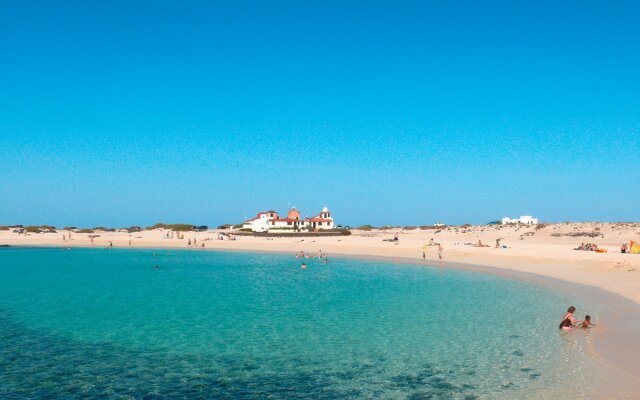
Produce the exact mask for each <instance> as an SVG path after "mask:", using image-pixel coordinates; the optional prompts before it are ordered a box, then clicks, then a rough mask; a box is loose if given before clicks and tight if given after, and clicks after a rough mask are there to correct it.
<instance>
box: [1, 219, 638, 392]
mask: <svg viewBox="0 0 640 400" xmlns="http://www.w3.org/2000/svg"><path fill="white" fill-rule="evenodd" d="M167 232H168V231H167V230H162V229H155V230H146V231H142V232H136V233H127V232H121V231H116V232H106V231H95V232H94V233H93V235H99V236H98V237H95V238H94V240H93V243H91V241H90V238H89V235H90V234H89V233H74V232H71V240H63V235H65V237H67V238H68V236H69V233H70V232H68V231H63V230H58V231H57V232H56V233H31V234H26V235H25V234H17V233H14V232H13V231H12V230H8V231H7V230H5V231H0V245H9V246H63V247H78V246H93V247H107V246H109V244H110V243H112V244H113V246H114V247H130V246H131V247H146V248H180V249H187V248H191V249H193V250H195V251H203V250H204V251H206V250H226V251H258V252H288V253H291V254H292V256H293V255H294V254H295V253H299V252H301V251H302V252H304V253H309V254H310V255H311V256H315V255H317V254H318V253H319V252H320V251H322V253H323V254H325V255H326V256H327V257H329V259H330V258H331V257H337V256H342V257H359V258H385V259H388V260H396V261H400V262H412V263H420V264H422V263H423V264H425V265H431V266H433V265H436V266H438V265H440V266H443V267H454V268H464V269H471V270H476V271H480V272H488V273H494V274H500V275H505V276H508V277H512V278H516V279H528V280H532V281H535V282H538V283H543V284H552V285H555V286H560V287H563V288H566V290H577V291H579V292H580V293H579V294H580V295H582V296H588V297H589V298H590V299H592V300H593V299H597V300H596V301H599V302H604V303H607V306H608V309H609V310H611V313H612V315H611V316H610V320H609V321H607V323H605V324H603V325H602V327H600V328H599V330H600V334H599V336H600V340H599V341H598V342H597V344H596V347H597V349H598V351H599V353H601V354H602V355H603V357H604V359H605V361H606V363H607V364H609V365H612V366H613V367H614V368H619V369H620V370H621V371H624V373H629V374H631V375H633V376H634V377H635V378H636V380H638V382H639V383H640V367H639V366H638V364H637V362H635V360H637V357H638V356H640V349H639V348H638V346H637V344H636V340H637V338H638V337H639V335H640V330H639V329H638V326H637V321H638V317H639V316H640V255H637V254H621V253H620V246H621V244H622V243H623V242H627V243H628V242H629V240H635V241H640V224H633V223H558V224H548V225H543V226H537V227H536V226H533V227H532V226H502V225H485V226H465V227H446V228H437V229H433V228H429V229H419V228H417V229H402V228H391V229H384V230H378V229H373V230H371V231H364V230H353V231H352V234H351V235H348V236H330V237H329V236H307V237H256V236H240V235H238V236H236V240H229V239H228V238H227V237H226V236H224V237H223V239H222V240H220V239H219V237H220V236H219V233H232V232H233V231H232V230H209V231H206V232H184V238H181V239H177V238H176V235H174V238H173V239H168V238H166V236H167ZM396 235H397V237H398V241H397V242H393V241H389V240H390V239H393V238H394V236H396ZM194 239H195V240H196V246H195V247H193V246H192V247H189V246H188V242H189V241H191V242H193V241H194ZM431 239H433V242H435V243H440V244H441V245H442V247H443V253H442V255H443V260H442V261H440V260H439V257H438V249H437V246H429V245H428V244H429V243H430V241H431ZM496 239H501V240H500V247H498V248H496ZM479 241H481V242H482V244H483V245H487V246H488V247H476V246H477V244H478V242H479ZM581 243H594V244H597V245H598V247H599V248H602V249H605V250H607V252H606V253H596V252H593V251H578V250H574V248H576V247H578V246H579V245H580V244H581ZM202 244H204V247H202ZM423 252H424V259H423ZM559 307H560V309H562V308H564V307H566V305H559ZM560 311H561V310H560ZM560 311H559V312H560ZM629 346H630V347H629Z"/></svg>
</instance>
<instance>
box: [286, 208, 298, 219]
mask: <svg viewBox="0 0 640 400" xmlns="http://www.w3.org/2000/svg"><path fill="white" fill-rule="evenodd" d="M287 218H289V219H300V211H298V210H296V208H295V207H293V208H292V209H291V210H289V212H288V213H287Z"/></svg>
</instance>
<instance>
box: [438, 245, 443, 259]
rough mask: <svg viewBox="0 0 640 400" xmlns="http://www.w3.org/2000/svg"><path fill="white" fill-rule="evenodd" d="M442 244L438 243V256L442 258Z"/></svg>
mask: <svg viewBox="0 0 640 400" xmlns="http://www.w3.org/2000/svg"><path fill="white" fill-rule="evenodd" d="M442 250H443V249H442V245H441V244H440V243H438V258H439V259H441V260H442Z"/></svg>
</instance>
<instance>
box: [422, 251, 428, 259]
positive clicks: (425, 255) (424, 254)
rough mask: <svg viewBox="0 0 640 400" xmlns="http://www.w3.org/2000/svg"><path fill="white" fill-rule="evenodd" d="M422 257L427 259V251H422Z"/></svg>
mask: <svg viewBox="0 0 640 400" xmlns="http://www.w3.org/2000/svg"><path fill="white" fill-rule="evenodd" d="M422 259H423V260H426V259H427V253H425V252H424V251H423V252H422Z"/></svg>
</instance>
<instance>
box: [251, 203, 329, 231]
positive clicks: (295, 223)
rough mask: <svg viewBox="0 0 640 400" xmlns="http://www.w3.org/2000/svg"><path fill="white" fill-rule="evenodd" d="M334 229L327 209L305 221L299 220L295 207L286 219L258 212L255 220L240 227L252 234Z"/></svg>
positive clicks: (273, 212) (275, 213)
mask: <svg viewBox="0 0 640 400" xmlns="http://www.w3.org/2000/svg"><path fill="white" fill-rule="evenodd" d="M334 227H335V224H334V222H333V217H331V212H329V209H328V208H327V207H324V208H323V209H322V211H321V212H320V213H319V214H318V215H316V216H314V217H311V218H308V217H307V218H305V219H302V218H300V212H299V211H298V210H296V208H295V207H294V208H292V209H291V210H289V212H288V213H287V217H286V218H280V217H279V216H278V213H277V212H275V211H265V212H259V213H258V215H256V217H255V218H253V219H250V220H248V221H245V222H244V224H243V225H242V228H243V229H251V231H252V232H269V231H270V230H273V231H280V232H282V231H284V232H286V231H290V232H299V231H301V230H306V231H319V230H327V229H333V228H334Z"/></svg>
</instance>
